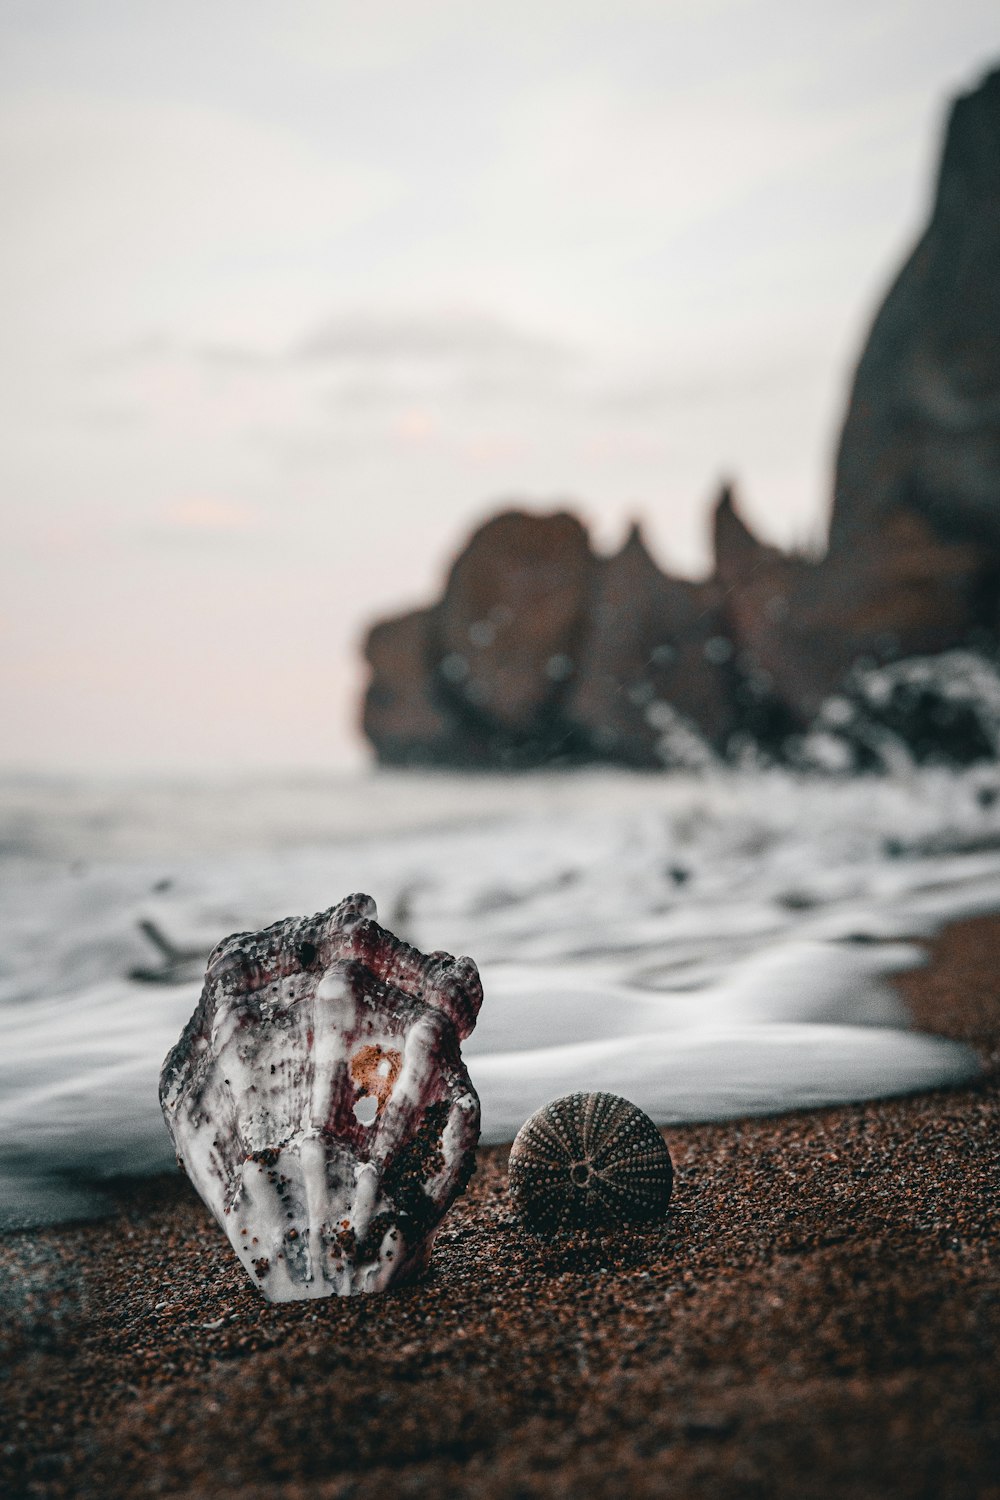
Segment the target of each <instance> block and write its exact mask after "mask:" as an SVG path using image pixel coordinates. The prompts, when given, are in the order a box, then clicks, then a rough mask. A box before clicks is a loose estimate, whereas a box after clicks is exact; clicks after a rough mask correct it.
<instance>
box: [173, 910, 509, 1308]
mask: <svg viewBox="0 0 1000 1500" xmlns="http://www.w3.org/2000/svg"><path fill="white" fill-rule="evenodd" d="M376 915H377V914H376V910H375V903H374V901H373V900H372V899H371V897H370V896H363V895H354V896H348V897H347V898H346V899H345V900H343V901H342V902H341V903H340V905H339V906H335V907H333V908H332V909H331V910H330V911H325V912H321V913H319V915H317V916H315V917H300V918H295V917H292V918H289V919H288V920H287V921H284V922H278V923H276V924H275V925H274V926H273V927H268V928H266V929H265V930H264V931H263V932H257V933H247V932H241V933H236V934H235V935H234V936H233V937H230V938H227V939H226V940H225V941H224V942H222V943H220V944H219V946H218V947H217V948H216V949H215V951H214V952H213V954H212V955H211V957H210V959H209V961H208V970H207V973H206V976H205V987H204V989H203V990H202V994H201V999H200V1000H199V1002H198V1006H197V1009H196V1010H195V1012H194V1015H193V1016H192V1017H191V1019H190V1021H189V1022H188V1024H187V1026H186V1027H185V1029H184V1033H183V1035H182V1036H181V1039H180V1041H179V1042H178V1043H177V1045H176V1047H174V1048H173V1050H172V1051H171V1052H170V1053H169V1054H168V1056H167V1059H166V1061H165V1063H164V1064H163V1070H162V1073H161V1075H160V1103H161V1105H162V1108H163V1114H164V1117H165V1119H166V1122H167V1127H168V1129H169V1131H170V1134H171V1137H172V1138H173V1142H174V1147H175V1149H176V1151H177V1158H178V1162H179V1163H180V1165H181V1166H182V1167H183V1168H184V1169H185V1171H186V1172H187V1175H188V1177H189V1178H190V1179H191V1181H192V1183H193V1184H194V1186H195V1188H196V1189H197V1190H198V1192H199V1194H200V1195H201V1197H202V1199H203V1200H204V1201H205V1203H206V1204H207V1205H208V1207H209V1208H210V1209H211V1211H212V1213H213V1214H214V1215H215V1218H216V1219H217V1220H218V1222H219V1224H220V1225H221V1226H222V1228H223V1229H224V1230H225V1232H226V1235H227V1237H228V1239H229V1242H230V1244H231V1245H232V1247H233V1249H234V1250H235V1252H236V1254H237V1256H238V1257H239V1260H240V1262H241V1264H242V1265H243V1267H244V1269H245V1270H246V1272H247V1274H248V1275H249V1276H250V1278H251V1280H252V1281H253V1282H254V1283H255V1284H256V1285H257V1286H259V1287H260V1289H261V1291H262V1292H263V1294H264V1296H265V1297H267V1298H268V1300H269V1301H271V1302H291V1301H295V1300H298V1299H302V1298H308V1297H328V1296H330V1295H331V1294H333V1293H336V1294H337V1295H340V1296H348V1295H351V1294H353V1293H359V1292H380V1291H384V1290H385V1289H386V1287H388V1286H391V1285H392V1284H393V1283H397V1282H400V1281H403V1280H408V1279H412V1278H413V1277H414V1276H416V1275H418V1274H419V1273H420V1272H421V1271H422V1270H423V1269H424V1268H425V1266H426V1265H427V1262H428V1260H429V1258H430V1253H431V1247H432V1244H433V1241H434V1236H435V1233H436V1232H437V1228H438V1226H439V1224H440V1222H441V1220H442V1219H443V1217H444V1215H445V1213H446V1212H447V1210H448V1208H449V1207H450V1205H451V1204H452V1202H453V1201H454V1200H455V1198H456V1197H457V1196H458V1194H459V1193H460V1192H461V1191H462V1190H463V1188H464V1187H465V1185H466V1183H467V1182H468V1180H469V1178H470V1176H471V1175H472V1172H473V1170H474V1168H475V1153H476V1145H477V1142H478V1140H479V1099H478V1097H477V1095H476V1091H475V1089H474V1088H473V1087H472V1084H471V1082H470V1081H469V1075H468V1073H467V1071H466V1068H465V1064H464V1063H463V1061H462V1057H461V1053H460V1050H459V1044H460V1042H461V1041H463V1040H464V1039H465V1037H467V1036H468V1035H469V1033H470V1032H471V1031H472V1029H473V1027H474V1026H475V1024H476V1016H477V1015H478V1013H479V1007H480V1005H481V1004H482V998H483V992H482V986H481V984H480V982H479V973H478V971H477V969H476V966H475V964H474V963H473V962H472V960H471V959H470V958H457V959H456V958H452V956H451V955H450V954H448V953H431V954H423V953H420V952H418V951H417V949H415V948H411V947H409V946H408V945H407V944H406V943H402V942H400V941H399V939H397V938H395V937H393V935H392V933H390V932H387V931H386V930H385V928H383V927H380V926H379V925H378V923H377V922H376V920H375V917H376Z"/></svg>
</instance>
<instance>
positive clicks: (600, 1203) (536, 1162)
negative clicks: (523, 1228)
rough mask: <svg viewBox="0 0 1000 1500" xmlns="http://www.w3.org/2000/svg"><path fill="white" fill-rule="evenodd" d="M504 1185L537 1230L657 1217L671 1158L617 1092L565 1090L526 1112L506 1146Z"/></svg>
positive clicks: (666, 1193) (669, 1180)
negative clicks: (506, 1180) (559, 1096)
mask: <svg viewBox="0 0 1000 1500" xmlns="http://www.w3.org/2000/svg"><path fill="white" fill-rule="evenodd" d="M508 1172H509V1180H510V1191H511V1195H512V1197H513V1200H514V1206H515V1208H516V1210H517V1212H518V1214H519V1216H520V1217H521V1218H522V1219H523V1220H524V1222H525V1224H526V1225H527V1226H528V1228H529V1229H531V1230H533V1231H534V1232H535V1233H537V1234H551V1233H554V1232H556V1231H558V1230H560V1229H569V1228H582V1227H586V1226H589V1225H597V1224H616V1223H642V1222H649V1221H651V1220H656V1219H660V1218H662V1217H663V1216H664V1214H665V1213H666V1211H667V1206H668V1204H669V1202H670V1194H671V1191H672V1189H673V1178H674V1171H673V1163H672V1162H671V1160H670V1152H669V1151H668V1150H667V1146H666V1143H665V1142H664V1139H663V1137H662V1136H661V1134H660V1132H659V1130H658V1129H657V1128H656V1126H655V1125H654V1124H653V1122H652V1120H651V1119H650V1118H649V1116H648V1115H647V1114H644V1113H643V1111H642V1110H641V1109H639V1108H638V1107H637V1106H636V1105H634V1104H631V1103H630V1102H629V1101H628V1100H627V1099H622V1098H620V1097H619V1096H618V1095H617V1094H606V1093H592V1094H567V1095H566V1096H565V1097H564V1098H562V1099H555V1100H553V1101H552V1102H551V1103H550V1104H546V1105H544V1106H543V1108H541V1109H539V1110H537V1111H536V1112H535V1114H533V1115H532V1116H531V1118H530V1119H528V1120H526V1121H525V1123H524V1124H523V1125H522V1126H521V1129H520V1130H519V1131H518V1133H517V1138H516V1139H515V1141H514V1144H513V1146H512V1147H511V1152H510V1161H509V1164H508Z"/></svg>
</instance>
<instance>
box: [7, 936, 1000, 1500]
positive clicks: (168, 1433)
mask: <svg viewBox="0 0 1000 1500" xmlns="http://www.w3.org/2000/svg"><path fill="white" fill-rule="evenodd" d="M930 959H931V961H930V963H929V964H928V966H927V967H926V968H924V969H920V970H916V971H914V972H912V973H910V974H908V975H906V976H904V977H903V978H902V979H900V980H899V981H898V983H899V985H900V987H901V989H902V992H903V994H904V997H905V999H906V1001H907V1003H908V1004H909V1006H910V1007H911V1009H912V1011H913V1013H914V1019H915V1021H916V1022H917V1024H918V1025H920V1026H921V1027H923V1028H925V1029H926V1030H929V1031H931V1030H933V1031H937V1032H939V1033H941V1034H944V1035H947V1036H950V1037H955V1038H961V1039H963V1040H966V1041H970V1042H972V1043H974V1044H975V1045H976V1046H977V1047H978V1048H980V1049H981V1052H982V1055H983V1058H984V1061H985V1063H986V1068H985V1072H984V1075H983V1078H982V1080H981V1081H980V1082H979V1083H977V1084H976V1085H975V1086H973V1087H971V1088H965V1089H961V1090H956V1091H954V1092H941V1093H935V1094H925V1095H922V1096H915V1097H911V1098H905V1099H895V1100H888V1101H881V1102H876V1103H871V1104H866V1105H858V1106H848V1107H842V1108H838V1109H832V1110H824V1111H818V1112H814V1113H800V1114H794V1115H786V1116H783V1117H779V1118H775V1119H764V1120H755V1121H751V1122H745V1123H740V1122H733V1123H731V1124H722V1125H719V1124H713V1125H704V1126H688V1127H684V1128H677V1129H672V1130H669V1131H667V1132H666V1135H667V1139H668V1141H669V1144H670V1148H671V1151H672V1153H673V1156H674V1160H675V1164H676V1167H677V1182H676V1189H675V1196H674V1201H673V1205H672V1208H671V1211H670V1216H669V1219H668V1221H667V1222H666V1224H665V1225H664V1226H662V1228H658V1229H657V1230H655V1231H650V1232H641V1233H640V1232H632V1233H618V1234H611V1233H607V1234H604V1235H601V1236H595V1237H591V1238H587V1237H586V1236H579V1237H577V1238H574V1239H570V1240H565V1241H563V1242H560V1243H558V1244H554V1245H549V1244H544V1243H542V1242H539V1241H536V1240H533V1239H531V1238H530V1237H528V1236H527V1235H526V1234H525V1233H524V1232H523V1231H522V1230H521V1228H520V1227H519V1226H518V1224H517V1222H516V1220H515V1219H514V1218H513V1216H512V1214H511V1211H510V1206H509V1201H508V1197H507V1192H506V1172H505V1167H506V1156H507V1152H506V1150H505V1149H503V1148H491V1149H485V1150H483V1151H482V1152H481V1153H480V1159H479V1167H478V1171H477V1173H476V1176H475V1177H474V1179H473V1182H472V1184H471V1186H470V1188H469V1191H468V1193H467V1194H466V1196H465V1197H464V1198H463V1199H462V1200H460V1201H459V1203H458V1204H457V1205H456V1207H455V1208H454V1210H453V1211H452V1213H451V1214H450V1215H449V1217H448V1219H447V1220H446V1221H445V1224H444V1227H443V1229H442V1231H441V1234H440V1236H439V1238H438V1242H437V1248H436V1250H435V1255H434V1259H433V1264H432V1270H431V1273H430V1275H429V1276H428V1278H427V1279H426V1280H425V1281H424V1282H423V1283H421V1284H420V1285H417V1286H413V1287H410V1288H406V1289H402V1290H398V1291H394V1292H391V1293H389V1294H387V1295H385V1296H383V1297H378V1298H372V1299H358V1300H356V1301H354V1300H352V1301H345V1300H339V1299H331V1300H329V1301H325V1302H322V1303H319V1304H316V1303H311V1304H302V1305H298V1306H282V1307H275V1308H272V1307H269V1306H267V1305H266V1304H265V1303H263V1302H262V1301H261V1300H260V1298H259V1297H258V1295H257V1294H256V1293H255V1292H254V1290H253V1288H252V1287H251V1286H250V1285H249V1283H248V1282H247V1281H246V1280H245V1278H244V1276H243V1273H242V1271H241V1270H240V1268H239V1267H238V1265H237V1264H236V1262H235V1261H234V1259H233V1257H232V1256H231V1254H230V1252H229V1249H228V1247H227V1245H226V1244H225V1242H224V1240H223V1238H222V1236H221V1234H220V1233H219V1232H218V1230H217V1229H216V1228H215V1227H214V1225H213V1224H212V1223H211V1222H210V1220H209V1218H208V1215H207V1213H206V1211H205V1210H204V1209H203V1207H202V1206H201V1204H200V1203H199V1202H198V1201H197V1199H196V1198H195V1197H194V1195H193V1193H192V1192H191V1190H190V1189H189V1188H188V1186H187V1184H186V1183H185V1181H184V1180H183V1179H182V1178H181V1177H180V1176H179V1175H178V1176H168V1177H160V1178H157V1179H153V1180H151V1181H146V1182H143V1183H138V1184H125V1185H121V1186H120V1187H119V1188H118V1189H116V1201H117V1212H116V1214H115V1216H114V1217H113V1218H111V1219H109V1220H107V1221H105V1222H101V1223H97V1224H91V1225H73V1226H69V1227H66V1228H62V1229H58V1228H57V1229H46V1230H36V1231H31V1232H25V1233H22V1234H15V1235H12V1236H9V1237H7V1238H6V1239H5V1240H3V1241H2V1242H0V1288H2V1292H0V1297H2V1326H0V1359H2V1380H3V1397H2V1400H0V1491H2V1493H3V1494H5V1495H10V1496H12V1497H13V1496H20V1495H32V1496H53V1497H56V1496H81V1497H83V1496H119V1495H121V1496H125V1495H140V1494H157V1495H186V1496H187V1495H190V1496H206V1497H207V1496H213V1497H214V1496H229V1495H233V1496H235V1495H240V1496H241V1497H254V1496H259V1497H264V1496H282V1497H292V1496H303V1495H309V1496H313V1495H315V1496H323V1497H338V1500H339V1497H348V1496H350V1497H358V1500H361V1497H375V1496H379V1497H381V1496H383V1495H385V1494H386V1493H387V1492H388V1493H395V1494H400V1495H427V1496H431V1495H433V1496H444V1495H476V1496H489V1497H500V1496H503V1497H511V1500H513V1497H515V1496H516V1497H527V1496H536V1495H537V1496H543V1495H544V1496H577V1495H588V1496H589V1495H593V1496H607V1497H617V1496H624V1495H641V1496H645V1495H649V1496H654V1495H656V1496H659V1495H666V1494H671V1495H679V1496H689V1495H690V1496H713V1497H714V1496H720V1495H725V1496H740V1497H744V1496H745V1497H760V1500H764V1497H768V1500H770V1497H784V1496H787V1497H789V1500H792V1497H794V1500H803V1497H820V1496H822V1497H828V1496H829V1497H834V1496H836V1497H838V1500H839V1497H859V1500H860V1497H869V1496H894V1497H895V1496H899V1497H904V1496H905V1497H916V1496H926V1497H928V1500H930V1497H934V1500H942V1497H960V1496H961V1497H972V1496H976V1497H988V1496H997V1495H1000V1479H998V1475H1000V1395H998V1392H997V1384H996V1376H995V1355H996V1349H997V1346H998V1343H1000V1275H998V1269H997V1263H996V1249H997V1230H996V1189H997V1175H996V1174H997V1148H996V1142H997V1139H998V1124H1000V1081H998V1072H1000V1068H998V1064H1000V986H998V983H997V979H996V975H997V973H998V971H1000V917H985V918H975V919H972V920H968V921H965V922H961V923H958V924H955V925H953V926H952V927H950V928H949V929H947V930H946V931H945V932H944V933H943V934H942V935H941V936H940V938H938V939H937V940H936V941H935V942H934V943H933V944H932V945H931V947H930Z"/></svg>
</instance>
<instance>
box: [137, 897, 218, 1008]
mask: <svg viewBox="0 0 1000 1500" xmlns="http://www.w3.org/2000/svg"><path fill="white" fill-rule="evenodd" d="M162 884H163V882H162V881H160V882H158V885H160V886H162ZM167 884H168V885H169V881H168V882H167ZM154 889H156V887H154ZM138 927H139V931H140V932H141V933H142V935H143V937H144V938H146V939H147V940H148V941H149V942H150V943H151V944H152V945H153V947H154V948H155V949H156V951H157V952H158V953H159V955H160V962H159V964H157V965H156V967H155V968H154V967H153V966H151V965H149V964H141V965H137V966H136V967H135V968H132V969H129V971H128V977H129V979H134V980H135V981H136V982H137V983H138V984H189V983H190V982H191V980H192V979H197V978H198V976H199V975H200V974H201V971H202V969H203V968H204V965H205V949H204V948H181V947H179V946H178V945H177V944H176V943H175V942H174V941H173V940H172V939H171V938H169V937H167V935H166V933H165V932H164V931H163V930H162V928H160V927H158V926H157V925H156V923H155V922H153V921H151V920H150V919H149V918H144V919H143V920H142V921H140V922H139V923H138Z"/></svg>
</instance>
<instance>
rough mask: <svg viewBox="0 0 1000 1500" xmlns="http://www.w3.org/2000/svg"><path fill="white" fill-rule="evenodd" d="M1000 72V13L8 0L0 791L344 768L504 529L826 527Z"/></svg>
mask: <svg viewBox="0 0 1000 1500" xmlns="http://www.w3.org/2000/svg"><path fill="white" fill-rule="evenodd" d="M998 61H1000V19H998V17H997V13H996V5H995V0H989V3H978V0H954V3H951V4H949V5H947V6H941V5H940V4H937V3H930V0H910V3H889V0H866V3H855V0H838V3H829V0H815V3H811V4H809V5H802V4H801V3H800V0H796V3H789V0H759V3H749V0H697V3H693V0H692V3H689V0H670V3H667V0H656V3H651V0H573V3H564V0H531V3H522V0H505V4H504V5H502V6H497V5H492V4H490V5H487V4H485V3H479V0H463V3H456V0H392V3H389V0H282V3H281V4H279V3H277V0H170V3H169V4H164V3H162V0H156V3H151V0H0V214H2V216H3V225H2V235H0V319H2V327H3V330H4V337H3V340H2V343H0V693H2V701H3V702H4V704H5V705H6V712H5V713H4V714H3V716H2V719H0V723H2V725H3V727H2V728H0V766H3V767H6V768H12V769H16V770H28V771H31V770H57V771H127V772H137V773H145V772H160V771H164V770H170V771H200V770H204V771H213V772H229V771H232V772H236V773H243V772H249V771H256V770H260V769H302V770H307V771H308V770H313V769H327V768H332V767H339V766H342V765H350V764H357V763H360V762H361V761H363V759H364V756H365V751H364V747H363V745H362V742H361V739H360V736H359V731H358V729H357V723H358V718H359V700H360V694H361V691H362V688H363V682H364V671H363V667H362V663H361V659H360V642H361V640H362V638H363V635H364V632H365V629H366V627H367V626H368V625H369V624H370V623H371V622H372V621H373V620H374V619H375V618H377V617H379V616H380V615H384V614H386V613H395V612H397V611H398V610H401V609H404V608H409V607H412V606H414V605H418V604H420V603H424V602H429V601H430V600H431V599H432V598H433V597H434V596H435V595H436V594H437V592H438V591H439V590H440V587H441V584H442V581H443V578H444V575H445V571H446V568H447V564H448V562H449V560H450V559H451V557H452V556H453V555H454V553H455V551H456V550H457V548H458V547H459V546H460V545H461V544H462V543H463V542H464V541H465V539H466V538H467V537H468V535H469V533H470V532H471V530H472V529H473V527H474V526H475V525H476V524H477V523H478V522H479V521H480V520H481V519H483V518H484V517H485V516H487V515H488V514H490V513H491V511H493V510H494V509H496V508H497V506H499V505H501V504H507V503H511V502H517V503H519V504H523V505H527V506H528V507H529V508H532V509H538V510H547V509H553V508H557V507H561V506H565V505H567V504H571V505H573V506H574V507H575V508H576V509H577V510H578V511H579V513H580V514H581V515H583V517H584V518H585V519H586V521H587V522H588V524H589V525H590V526H591V528H592V533H593V535H594V538H595V543H596V544H597V545H598V546H599V547H601V548H602V549H606V550H610V549H612V548H613V547H615V546H616V545H617V544H618V543H619V542H620V541H621V540H622V538H623V535H624V532H625V530H626V528H627V524H628V523H629V521H630V520H631V519H633V518H637V519H640V520H642V522H643V523H644V526H645V529H646V532H647V536H648V538H649V541H650V543H651V545H652V548H653V550H654V553H655V555H656V556H657V557H658V559H659V561H660V562H661V563H662V564H663V565H665V566H669V567H671V568H673V569H674V570H676V571H681V572H684V573H686V574H688V575H690V576H696V575H698V574H699V573H704V571H705V570H706V569H707V568H708V566H709V565H710V556H709V552H708V516H709V512H710V505H711V501H712V498H713V495H714V493H715V491H716V489H717V487H718V484H719V481H720V479H721V478H723V477H726V476H733V477H734V478H735V479H736V481H737V483H738V486H739V491H740V494H741V496H742V500H743V509H744V512H745V514H746V516H747V517H748V519H749V520H750V521H751V523H752V524H753V525H754V526H755V527H756V528H757V530H758V531H759V532H760V534H761V535H763V536H765V537H766V538H767V539H768V540H771V541H775V542H778V543H780V544H781V545H784V546H794V547H801V548H807V549H810V550H815V549H817V548H819V547H821V546H822V542H823V538H824V535H825V525H826V519H827V514H828V507H829V494H830V472H831V462H832V455H833V451H834V447H835V443H836V437H837V430H838V426H839V423H840V420H841V418H842V413H843V407H844V401H845V396H846V391H847V385H848V381H849V377H850V372H851V367H852V364H853V362H854V361H855V360H856V358H857V356H858V353H859V351H860V345H861V341H862V339H863V337H864V334H865V331H866V328H867V326H868V324H869V322H870V319H871V316H872V314H873V312H874V309H875V307H876V305H877V302H878V300H879V298H880V297H881V295H882V294H883V293H884V291H885V289H886V287H887V285H888V283H889V281H890V280H891V278H892V276H893V274H894V273H895V271H896V269H897V268H898V266H899V264H900V262H901V260H902V258H903V256H904V255H905V253H906V252H907V250H908V248H909V247H910V245H911V244H912V243H913V240H914V238H915V237H916V235H917V233H918V232H919V230H920V228H921V225H922V223H923V222H924V220H925V217H926V213H927V208H928V204H929V200H930V193H931V190H932V185H933V174H934V170H935V166H936V161H937V156H938V151H939V145H940V132H941V128H942V124H943V120H944V117H945V111H946V108H947V102H948V100H949V98H950V97H952V96H953V95H954V94H956V93H957V92H960V91H962V90H965V89H968V88H970V87H972V86H974V85H975V84H976V82H977V81H978V79H979V78H980V77H981V76H982V74H983V73H984V72H985V71H986V70H987V69H988V68H989V67H990V65H996V63H997V62H998Z"/></svg>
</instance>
